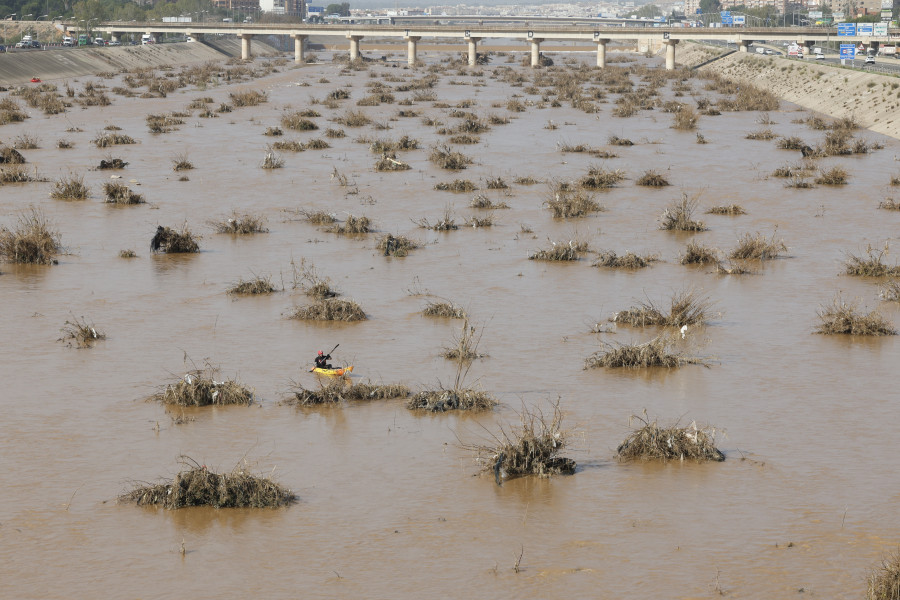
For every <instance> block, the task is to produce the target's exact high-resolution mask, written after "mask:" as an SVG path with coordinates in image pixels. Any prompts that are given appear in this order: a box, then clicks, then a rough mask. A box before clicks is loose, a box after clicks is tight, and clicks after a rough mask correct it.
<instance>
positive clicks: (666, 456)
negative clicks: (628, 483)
mask: <svg viewBox="0 0 900 600" xmlns="http://www.w3.org/2000/svg"><path fill="white" fill-rule="evenodd" d="M634 421H638V422H639V423H641V426H640V427H638V428H637V429H635V430H634V431H633V432H632V433H631V434H630V435H629V436H628V437H627V438H626V439H625V441H624V442H622V443H621V444H619V447H618V448H617V449H616V458H617V459H618V460H620V461H623V462H624V461H630V460H660V461H669V460H695V461H700V462H705V461H716V462H721V461H723V460H725V454H723V453H722V451H721V450H719V449H718V448H716V435H717V434H718V431H717V430H716V428H714V427H709V426H706V427H697V422H696V421H692V422H691V424H690V425H688V426H687V427H679V424H678V422H677V421H676V422H675V423H673V424H672V425H670V426H669V427H660V426H659V424H658V423H657V421H656V419H654V420H653V421H651V420H650V418H649V417H648V416H647V411H646V410H645V411H644V414H643V416H638V415H632V416H631V418H630V419H629V420H628V425H629V427H630V426H631V425H632V423H633V422H634Z"/></svg>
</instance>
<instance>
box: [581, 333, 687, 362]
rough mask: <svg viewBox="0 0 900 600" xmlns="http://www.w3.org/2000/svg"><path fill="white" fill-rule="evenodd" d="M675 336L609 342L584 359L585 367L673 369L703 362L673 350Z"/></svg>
mask: <svg viewBox="0 0 900 600" xmlns="http://www.w3.org/2000/svg"><path fill="white" fill-rule="evenodd" d="M673 342H674V338H671V337H664V336H659V337H655V338H653V339H652V340H650V341H649V342H644V343H643V344H615V345H613V344H609V343H607V342H604V343H603V346H604V348H603V349H602V350H598V351H597V352H595V353H594V354H592V355H591V356H589V357H588V358H587V359H586V360H585V361H584V368H585V369H596V368H598V367H606V368H611V369H619V368H624V369H646V368H648V367H666V368H668V369H673V368H676V367H680V366H682V365H686V364H698V363H702V360H701V359H699V358H696V357H691V356H687V355H685V354H684V353H682V352H680V351H677V350H673V349H672V345H673Z"/></svg>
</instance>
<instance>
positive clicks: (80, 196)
mask: <svg viewBox="0 0 900 600" xmlns="http://www.w3.org/2000/svg"><path fill="white" fill-rule="evenodd" d="M89 195H90V190H89V189H88V187H87V186H86V185H84V176H83V175H82V176H80V177H79V176H76V175H69V176H68V177H64V178H62V179H57V180H56V182H54V184H53V189H51V190H50V197H51V198H53V199H54V200H87V198H88V196H89Z"/></svg>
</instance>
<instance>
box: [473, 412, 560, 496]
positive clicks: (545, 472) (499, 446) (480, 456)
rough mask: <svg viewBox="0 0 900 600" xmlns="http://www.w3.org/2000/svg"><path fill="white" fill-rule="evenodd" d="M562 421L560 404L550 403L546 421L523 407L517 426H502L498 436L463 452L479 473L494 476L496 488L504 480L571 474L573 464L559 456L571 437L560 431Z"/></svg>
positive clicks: (541, 413) (541, 416)
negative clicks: (470, 455) (468, 453)
mask: <svg viewBox="0 0 900 600" xmlns="http://www.w3.org/2000/svg"><path fill="white" fill-rule="evenodd" d="M562 419H563V414H562V411H561V410H560V408H559V401H556V402H555V403H553V414H552V416H550V417H549V418H548V417H546V416H545V415H544V414H543V412H541V411H540V410H539V409H533V410H529V409H527V408H524V407H523V409H522V412H521V413H520V414H519V426H518V427H514V428H513V427H509V426H506V427H504V426H502V425H501V426H500V431H499V433H496V434H492V435H491V438H490V439H489V440H487V441H486V442H482V443H478V444H468V445H466V444H464V445H463V449H465V450H468V451H471V452H474V453H475V460H476V462H477V463H478V464H479V465H480V466H481V469H482V471H483V472H487V473H493V475H494V481H495V482H496V483H497V485H501V484H502V482H503V480H504V479H513V478H516V477H524V476H528V475H537V476H538V477H550V476H551V475H571V474H573V473H574V472H575V467H576V464H575V461H574V460H572V459H571V458H566V457H563V456H560V453H561V452H562V451H563V450H564V449H565V448H566V446H567V445H568V440H569V437H570V433H569V432H568V431H566V430H564V429H563V428H562Z"/></svg>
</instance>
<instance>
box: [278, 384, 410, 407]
mask: <svg viewBox="0 0 900 600" xmlns="http://www.w3.org/2000/svg"><path fill="white" fill-rule="evenodd" d="M409 394H410V389H409V388H408V387H407V386H405V385H403V384H398V383H393V384H391V383H388V384H378V383H372V382H371V381H368V382H362V381H361V382H359V383H350V382H349V381H348V380H346V379H343V378H338V379H331V380H329V381H328V383H326V384H325V385H320V386H319V388H318V389H306V388H304V387H303V386H302V385H299V384H298V385H296V386H295V387H294V389H293V390H292V393H291V398H290V399H288V400H287V401H286V403H287V404H296V405H299V406H315V405H317V404H334V403H337V402H340V401H342V400H388V399H390V398H405V397H407V396H409Z"/></svg>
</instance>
